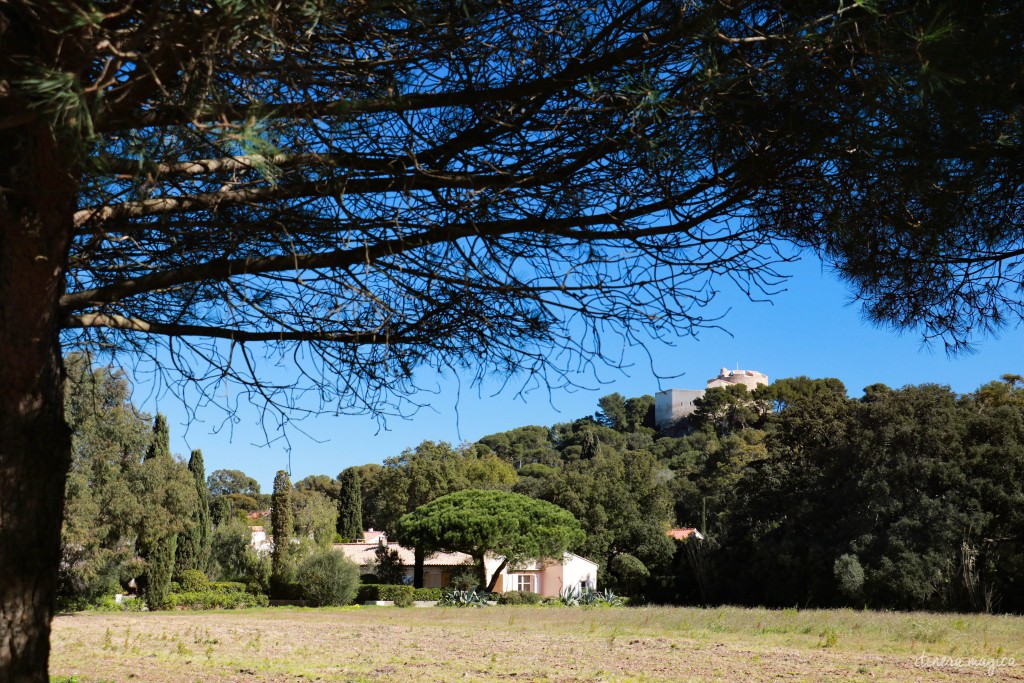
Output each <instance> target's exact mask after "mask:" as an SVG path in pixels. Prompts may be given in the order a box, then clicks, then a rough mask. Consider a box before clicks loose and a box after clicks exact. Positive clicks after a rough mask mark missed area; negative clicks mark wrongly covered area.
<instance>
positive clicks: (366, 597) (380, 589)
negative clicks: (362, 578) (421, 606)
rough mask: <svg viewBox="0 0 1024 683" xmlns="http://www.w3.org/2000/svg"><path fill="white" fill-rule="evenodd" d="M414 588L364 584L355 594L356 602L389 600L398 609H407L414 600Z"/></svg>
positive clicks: (387, 584) (385, 584)
mask: <svg viewBox="0 0 1024 683" xmlns="http://www.w3.org/2000/svg"><path fill="white" fill-rule="evenodd" d="M415 590H416V589H415V588H413V587H412V586H400V585H396V584H389V583H364V584H363V585H362V586H360V587H359V591H358V592H357V593H356V602H372V601H376V600H391V601H392V602H394V603H395V605H397V606H398V607H408V606H409V605H411V604H412V601H413V600H415V599H416V598H415V597H414V595H415ZM424 599H428V598H424Z"/></svg>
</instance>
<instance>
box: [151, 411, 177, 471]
mask: <svg viewBox="0 0 1024 683" xmlns="http://www.w3.org/2000/svg"><path fill="white" fill-rule="evenodd" d="M170 457H171V428H170V427H168V426H167V416H166V415H164V414H163V413H157V414H156V418H155V419H154V420H153V438H152V440H151V441H150V442H149V450H147V451H146V457H145V460H153V459H156V458H170Z"/></svg>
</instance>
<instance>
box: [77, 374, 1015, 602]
mask: <svg viewBox="0 0 1024 683" xmlns="http://www.w3.org/2000/svg"><path fill="white" fill-rule="evenodd" d="M72 367H76V368H78V370H77V371H76V372H77V375H74V376H76V377H77V379H78V385H77V386H78V388H77V389H76V387H75V386H71V388H70V389H69V392H68V394H69V412H70V413H71V414H72V416H73V417H74V418H75V419H73V420H72V424H73V425H74V426H75V429H76V450H75V464H74V466H73V469H72V478H71V481H70V483H69V489H68V493H69V500H68V507H67V520H66V522H65V529H66V532H65V547H66V549H65V562H64V564H63V573H64V575H65V581H64V588H63V590H62V598H63V600H64V602H65V603H68V604H78V603H80V602H83V601H85V602H88V601H89V600H95V599H97V597H99V596H100V595H102V594H104V593H106V592H110V591H112V590H113V589H116V588H117V586H118V585H120V586H124V585H127V583H128V582H129V581H130V580H132V579H139V580H141V581H142V582H143V583H145V581H146V576H147V575H146V568H147V567H148V566H150V565H151V564H152V562H154V560H153V559H152V558H147V557H146V554H145V552H144V551H145V549H146V548H147V547H149V546H153V545H154V542H153V539H152V538H150V537H155V536H159V534H160V533H163V534H164V535H169V534H172V532H173V533H174V534H175V535H178V536H179V537H180V538H183V539H184V538H186V537H190V536H189V534H192V535H193V536H194V535H195V533H196V532H195V529H196V528H198V527H202V526H204V525H209V524H210V522H204V521H203V520H202V519H201V515H200V514H199V513H198V512H197V513H195V514H191V515H189V514H185V515H184V517H182V513H183V511H190V510H196V509H201V508H202V507H203V506H202V504H199V505H198V508H197V501H198V502H199V503H201V502H202V500H203V498H204V495H203V492H200V493H198V494H197V493H196V492H195V489H194V487H189V486H188V483H189V480H190V479H192V478H193V477H189V476H188V474H189V472H188V470H187V469H186V466H185V464H184V462H183V461H178V462H177V464H176V465H171V464H169V462H168V460H167V459H166V458H165V459H162V460H161V459H156V460H153V458H150V459H149V460H147V458H146V453H147V452H148V451H149V450H151V448H152V442H153V439H154V436H153V433H154V432H153V431H152V429H151V428H150V426H149V425H150V424H152V423H151V422H150V421H149V416H145V415H142V414H139V413H138V411H136V410H135V409H134V408H133V407H132V406H131V404H130V402H129V401H128V400H127V391H126V385H125V384H124V381H123V379H121V378H120V377H118V376H117V375H116V374H111V373H109V372H107V371H104V370H94V371H92V373H90V372H89V371H88V370H87V369H86V368H84V367H82V364H81V362H79V363H78V364H77V365H75V364H72ZM86 378H92V379H91V380H90V381H83V380H84V379H86ZM96 378H99V380H97V379H96ZM98 385H99V386H103V387H106V388H105V390H104V391H103V392H100V393H102V394H103V396H102V397H101V398H102V400H97V399H96V386H98ZM83 386H84V387H89V386H91V387H92V388H91V389H89V391H87V392H85V393H83V389H82V387H83ZM90 392H91V393H90ZM83 396H92V399H91V400H85V399H83ZM598 403H599V408H600V409H599V411H598V412H597V413H596V414H595V415H593V416H589V417H585V418H582V419H579V420H576V421H574V422H571V423H563V424H557V425H554V426H552V427H539V426H525V427H520V428H517V429H513V430H510V431H507V432H502V433H499V434H493V435H490V436H487V437H485V438H483V439H481V440H479V441H478V442H476V443H472V444H462V445H459V446H452V445H450V444H447V443H444V442H441V443H435V442H431V441H424V442H423V443H421V444H420V445H418V446H417V447H416V448H412V449H408V450H406V451H404V452H402V453H401V454H399V455H397V456H395V457H392V458H388V459H387V460H385V461H384V463H383V464H367V465H360V466H357V467H351V468H348V469H346V470H344V471H343V472H341V473H339V475H338V476H337V477H332V476H328V475H315V476H311V477H307V478H305V479H303V480H301V481H298V482H296V484H295V486H294V489H295V496H293V497H292V500H293V502H292V503H291V506H292V507H293V508H294V512H295V514H294V515H293V520H292V522H291V523H292V525H293V532H294V534H295V538H297V539H309V540H308V543H306V542H305V541H304V542H303V543H302V544H300V545H299V546H298V547H296V549H295V552H296V553H299V554H301V553H303V552H314V551H315V550H316V549H317V548H324V547H326V546H327V545H329V543H330V541H331V540H343V539H350V538H355V537H357V536H358V535H359V534H360V532H361V530H362V529H363V528H369V527H373V528H376V529H382V530H385V531H389V532H392V531H393V529H394V527H395V524H396V523H397V521H398V519H399V518H400V517H401V516H402V515H403V514H405V513H407V512H410V511H412V510H414V509H415V508H417V507H419V506H420V505H423V504H425V503H428V502H430V501H431V500H434V499H435V498H438V497H440V496H442V495H445V494H447V493H452V492H455V491H458V490H463V489H468V488H476V489H500V490H509V491H514V492H517V493H522V494H526V495H529V496H532V497H535V498H539V499H542V500H546V501H549V502H551V503H554V504H556V505H559V506H561V507H563V508H565V509H567V510H569V511H570V512H571V513H573V515H575V517H576V518H577V519H578V520H579V521H580V523H581V525H582V527H583V529H584V530H585V531H586V534H587V535H586V540H585V541H584V542H583V543H582V544H581V545H579V547H575V548H573V551H574V552H576V553H577V554H579V555H582V556H584V557H588V558H590V559H592V560H594V561H595V562H598V563H599V565H600V575H599V576H600V579H599V580H600V583H601V585H602V587H609V588H612V589H613V590H615V591H616V592H618V593H621V594H626V595H629V596H631V597H632V598H633V599H634V600H636V601H649V602H655V603H678V604H719V603H733V604H745V605H769V606H787V607H792V606H801V607H804V606H808V607H810V606H814V607H830V606H842V605H848V606H856V607H860V606H868V607H871V608H877V609H933V610H959V611H1006V612H1024V539H1022V533H1024V531H1022V530H1024V379H1022V378H1021V377H1018V376H1011V375H1007V376H1004V378H1003V379H1002V380H1000V381H996V382H992V383H990V384H986V385H985V386H983V387H981V388H980V389H978V390H977V391H976V392H974V393H971V394H967V395H958V394H955V393H953V392H952V391H951V390H950V389H949V388H948V387H943V386H937V385H923V386H914V387H905V388H903V389H895V390H894V389H890V388H888V387H885V386H882V385H874V386H871V387H868V388H867V389H865V392H864V396H863V397H862V398H858V399H850V398H848V397H847V394H846V389H845V387H844V386H843V384H842V382H840V381H839V380H836V379H815V380H812V379H808V378H803V377H801V378H794V379H783V380H779V381H776V382H775V383H774V384H773V385H771V386H770V387H760V388H758V389H757V390H756V391H754V392H748V391H747V390H746V389H745V388H744V387H729V388H721V389H711V390H709V391H708V392H707V394H706V395H705V397H704V399H703V400H701V401H700V402H699V405H698V409H697V411H696V413H695V414H694V415H693V416H691V417H690V419H689V420H688V421H686V422H684V423H680V424H677V425H675V426H674V427H673V429H671V430H669V434H671V435H666V434H659V433H657V432H656V431H655V430H654V429H653V408H654V399H653V397H651V396H642V397H637V398H630V399H626V398H624V397H623V396H621V395H619V394H611V395H608V396H605V397H603V398H601V399H600V400H599V402H598ZM90 406H91V407H90ZM90 411H93V412H97V411H98V413H99V414H103V415H104V417H102V419H100V418H96V417H95V416H93V417H90V415H91V414H92V413H91V412H90ZM111 411H113V412H112V413H111ZM112 416H113V417H112ZM193 460H195V458H193ZM147 462H150V464H148V465H147ZM156 463H161V464H160V467H161V468H163V469H162V470H161V471H162V472H163V474H162V475H161V476H163V478H164V479H163V480H164V481H167V482H169V485H168V486H165V487H163V488H160V487H159V486H156V485H155V484H153V483H151V484H150V485H148V488H147V487H145V486H143V487H140V486H138V485H137V483H138V482H140V481H143V482H146V481H148V482H154V479H153V478H152V476H151V475H146V474H145V470H146V469H147V468H148V469H151V470H155V469H156V467H155V465H156ZM201 465H202V462H201V457H200V460H199V466H200V467H201ZM167 468H171V469H175V468H176V470H175V472H176V473H175V474H174V476H168V470H167ZM195 469H196V468H195V467H193V470H195ZM192 474H193V475H195V474H196V472H193V473H192ZM206 481H207V487H206V488H207V496H206V497H207V500H208V501H209V507H210V510H211V511H212V527H211V528H210V532H209V539H210V540H209V541H206V540H204V541H203V544H202V547H203V548H209V549H208V550H203V551H202V552H200V553H198V555H196V556H195V557H193V555H192V554H186V555H184V556H180V557H179V559H178V565H177V568H176V569H175V572H176V573H179V572H181V571H182V570H183V568H185V567H196V566H198V568H200V569H202V570H203V571H205V572H206V573H207V574H208V575H209V576H211V578H214V579H220V580H224V581H241V582H244V583H246V584H248V585H249V586H250V587H251V589H252V590H259V589H261V588H262V589H263V590H266V589H267V587H268V585H269V584H268V582H269V560H267V559H266V558H264V557H260V556H258V555H257V554H255V553H254V552H253V550H252V549H251V548H249V547H248V543H247V539H248V525H249V522H248V521H245V515H246V513H248V512H256V511H260V510H266V509H268V508H269V507H270V496H268V495H266V494H262V493H261V492H260V488H259V484H258V483H257V482H256V481H255V480H253V479H252V478H251V477H248V476H247V475H246V474H245V473H244V472H241V471H239V470H217V471H215V472H213V473H211V475H210V477H209V478H208V479H207V480H206ZM133 482H135V484H133ZM146 496H150V497H151V498H152V497H154V496H158V497H159V500H157V499H155V498H154V499H153V500H149V501H147V500H143V499H144V498H145V497H146ZM161 511H163V513H161ZM182 519H183V521H181V520H182ZM250 521H251V520H250ZM256 523H260V524H266V526H268V527H269V520H264V521H260V522H253V524H256ZM676 526H683V527H695V528H697V529H698V530H699V531H700V532H701V534H702V535H703V536H704V538H703V540H698V539H696V538H695V537H691V538H690V539H689V540H687V541H677V540H674V539H672V538H670V537H669V536H668V535H667V533H666V532H667V530H668V529H669V528H671V527H676ZM268 530H269V529H268ZM147 534H148V535H147ZM205 538H206V537H205V536H204V539H205ZM140 539H141V540H140ZM399 540H401V539H399ZM303 546H308V547H309V549H308V550H304V549H303ZM152 554H153V553H150V555H152ZM172 555H173V553H172ZM179 555H180V553H179ZM199 565H201V566H199Z"/></svg>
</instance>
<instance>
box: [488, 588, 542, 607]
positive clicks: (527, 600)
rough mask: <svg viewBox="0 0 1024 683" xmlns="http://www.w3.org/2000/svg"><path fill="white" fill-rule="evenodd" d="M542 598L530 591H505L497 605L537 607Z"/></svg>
mask: <svg viewBox="0 0 1024 683" xmlns="http://www.w3.org/2000/svg"><path fill="white" fill-rule="evenodd" d="M541 600H543V598H542V597H541V596H540V595H539V594H538V593H531V592H530V591H505V592H504V593H503V594H502V595H501V596H500V597H499V598H498V604H499V605H537V604H539V603H540V601H541Z"/></svg>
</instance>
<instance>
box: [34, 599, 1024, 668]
mask: <svg viewBox="0 0 1024 683" xmlns="http://www.w3.org/2000/svg"><path fill="white" fill-rule="evenodd" d="M52 645H53V652H52V655H51V660H50V661H51V663H50V669H51V675H52V676H56V677H58V679H57V680H67V679H68V678H71V680H74V681H77V682H81V683H94V682H100V681H117V682H129V681H147V682H149V681H152V682H154V683H163V682H169V681H173V682H175V683H177V682H179V681H185V682H192V681H197V682H202V683H214V682H222V681H246V682H252V683H257V682H264V681H267V682H269V681H353V682H366V681H374V682H377V681H401V682H403V683H404V682H409V683H417V682H422V681H505V682H507V681H524V682H525V681H543V682H545V683H575V682H582V681H616V682H620V681H622V682H625V681H636V682H644V683H647V682H654V681H665V682H669V681H671V682H672V683H677V682H679V681H730V682H732V681H743V682H744V683H749V682H755V681H973V680H985V681H1024V618H1022V617H989V616H976V615H970V616H966V615H931V614H892V613H871V612H855V611H849V610H832V611H800V612H797V611H796V610H781V611H770V610H744V609H737V608H723V609H717V610H712V609H708V610H700V609H684V608H665V607H657V608H629V609H608V608H606V609H570V608H542V607H489V608H483V609H473V608H470V609H455V608H410V609H398V608H387V607H381V608H341V609H321V610H314V609H292V608H284V609H281V608H278V609H264V610H249V611H232V612H227V611H218V612H166V613H153V614H96V613H88V614H85V613H83V614H76V615H68V616H62V617H59V618H57V619H56V620H55V621H54V626H53V637H52ZM957 658H959V661H957ZM1011 661H1012V663H1011ZM72 677H73V678H72Z"/></svg>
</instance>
